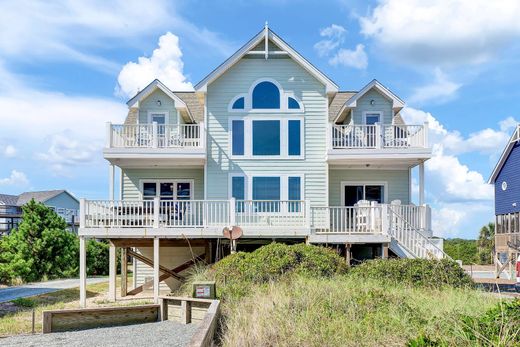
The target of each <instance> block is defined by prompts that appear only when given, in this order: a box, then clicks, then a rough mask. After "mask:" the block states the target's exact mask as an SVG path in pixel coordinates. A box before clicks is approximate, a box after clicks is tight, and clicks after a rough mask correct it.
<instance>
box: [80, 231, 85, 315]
mask: <svg viewBox="0 0 520 347" xmlns="http://www.w3.org/2000/svg"><path fill="white" fill-rule="evenodd" d="M79 306H80V307H81V308H84V307H85V306H87V248H86V245H85V237H84V236H80V237H79Z"/></svg>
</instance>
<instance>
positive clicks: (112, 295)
mask: <svg viewBox="0 0 520 347" xmlns="http://www.w3.org/2000/svg"><path fill="white" fill-rule="evenodd" d="M116 275H117V259H116V246H115V245H114V244H113V243H112V242H110V248H109V250H108V300H109V301H116Z"/></svg>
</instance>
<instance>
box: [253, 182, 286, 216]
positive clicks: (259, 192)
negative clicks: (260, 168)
mask: <svg viewBox="0 0 520 347" xmlns="http://www.w3.org/2000/svg"><path fill="white" fill-rule="evenodd" d="M253 200H262V201H259V202H255V203H254V205H253V206H254V208H255V210H256V211H257V212H278V211H280V202H279V200H280V177H253ZM273 200H274V201H273Z"/></svg>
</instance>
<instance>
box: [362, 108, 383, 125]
mask: <svg viewBox="0 0 520 347" xmlns="http://www.w3.org/2000/svg"><path fill="white" fill-rule="evenodd" d="M369 114H370V115H372V114H378V115H379V122H377V123H379V124H384V118H383V111H363V124H364V125H367V115H369Z"/></svg>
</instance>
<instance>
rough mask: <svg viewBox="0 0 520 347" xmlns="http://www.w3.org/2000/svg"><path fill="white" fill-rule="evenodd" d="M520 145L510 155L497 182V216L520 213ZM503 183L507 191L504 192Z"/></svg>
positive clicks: (516, 145)
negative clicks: (505, 184)
mask: <svg viewBox="0 0 520 347" xmlns="http://www.w3.org/2000/svg"><path fill="white" fill-rule="evenodd" d="M519 172H520V144H518V143H516V144H515V145H514V147H513V149H512V150H511V153H509V157H508V158H507V160H506V162H505V164H504V166H503V167H502V170H500V172H499V174H498V175H497V178H496V180H495V214H497V215H499V214H506V213H512V212H520V174H519ZM502 182H506V183H507V189H506V190H502Z"/></svg>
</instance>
